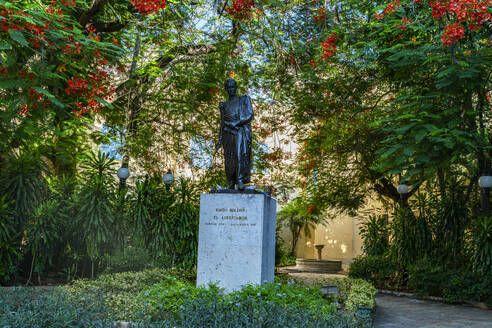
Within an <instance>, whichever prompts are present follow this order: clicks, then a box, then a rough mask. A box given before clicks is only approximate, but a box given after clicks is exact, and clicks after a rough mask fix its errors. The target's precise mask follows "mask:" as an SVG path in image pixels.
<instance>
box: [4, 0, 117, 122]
mask: <svg viewBox="0 0 492 328" xmlns="http://www.w3.org/2000/svg"><path fill="white" fill-rule="evenodd" d="M57 5H63V6H65V7H68V8H73V7H74V6H75V5H76V2H75V0H52V1H51V4H50V6H49V7H48V8H47V9H46V12H47V13H48V14H49V16H50V19H47V20H45V21H44V22H43V25H35V24H31V23H27V22H25V21H23V20H22V19H20V18H19V16H24V17H27V16H28V14H27V13H26V12H20V11H13V10H11V9H6V8H1V7H0V16H1V17H0V24H1V29H0V32H6V33H8V32H9V31H10V30H17V31H23V32H24V34H26V40H27V41H28V42H29V44H30V46H31V47H32V48H34V49H38V48H40V47H41V45H44V46H45V47H46V48H57V49H60V50H61V51H62V53H64V54H65V55H67V56H78V55H85V53H84V46H83V45H82V44H81V43H80V42H79V41H76V40H75V38H74V37H73V36H72V37H66V38H60V39H52V38H50V37H49V34H47V32H48V31H49V30H50V28H53V29H55V28H54V27H52V26H53V23H54V22H60V23H61V27H60V26H58V27H56V28H57V29H60V28H61V29H63V30H65V31H69V30H71V29H72V28H73V27H72V26H70V25H69V24H67V23H66V22H65V17H64V16H63V11H62V9H61V8H60V7H57ZM87 30H88V31H89V33H90V34H89V38H91V39H93V40H96V41H100V39H101V37H100V35H99V34H98V33H96V30H95V29H94V28H93V27H91V26H89V27H88V28H87ZM92 58H94V59H96V63H97V65H105V64H107V59H106V58H104V57H102V56H101V55H100V51H98V50H96V53H95V56H93V57H92ZM58 71H59V72H61V73H63V72H66V71H67V69H66V67H65V65H60V66H59V68H58ZM16 74H17V76H18V77H19V78H21V79H23V80H26V81H27V82H28V83H29V84H31V85H33V84H34V85H35V76H34V74H32V73H28V72H27V71H25V70H22V69H21V70H20V71H18V72H17V73H16ZM0 75H3V76H4V77H6V76H7V75H8V71H7V68H4V67H3V66H2V67H0ZM108 80H109V79H108V74H107V73H106V72H104V71H102V70H100V69H98V68H96V69H95V71H92V72H89V78H88V79H87V80H82V79H80V78H79V77H72V78H70V79H69V81H68V87H67V88H66V93H67V95H71V96H73V97H76V98H78V99H77V100H78V101H82V102H84V103H87V105H86V106H83V105H82V102H79V103H77V104H76V106H77V107H78V109H77V110H74V111H73V112H74V115H75V116H77V117H80V116H81V114H83V113H86V112H88V111H89V110H93V111H94V112H96V111H100V110H101V107H102V105H101V103H100V101H101V99H100V98H104V99H105V100H109V99H110V98H111V97H112V94H113V93H114V89H110V87H109V86H108V85H109V83H108ZM22 92H23V93H24V92H25V93H26V94H27V95H28V96H29V98H30V101H29V102H28V103H26V104H24V105H22V107H21V108H20V111H19V114H21V115H27V114H28V112H29V111H30V110H31V109H34V110H35V109H38V108H44V109H46V110H48V109H49V106H50V105H51V102H50V101H49V100H48V99H47V96H46V95H44V94H43V93H39V92H37V91H35V90H34V89H33V87H26V89H25V91H22ZM101 102H102V101H101Z"/></svg>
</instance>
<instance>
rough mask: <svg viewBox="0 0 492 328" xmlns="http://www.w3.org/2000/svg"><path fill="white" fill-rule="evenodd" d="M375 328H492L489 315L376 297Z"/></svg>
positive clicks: (458, 307) (431, 303) (469, 309)
mask: <svg viewBox="0 0 492 328" xmlns="http://www.w3.org/2000/svg"><path fill="white" fill-rule="evenodd" d="M376 305H377V307H376V318H375V324H374V327H376V328H430V327H433V328H434V327H440V328H457V327H460V328H492V311H487V310H481V309H478V308H474V307H470V306H462V305H450V304H444V303H440V302H434V301H424V300H417V299H412V298H408V297H399V296H390V295H382V294H378V295H377V296H376Z"/></svg>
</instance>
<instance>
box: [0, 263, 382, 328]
mask: <svg viewBox="0 0 492 328" xmlns="http://www.w3.org/2000/svg"><path fill="white" fill-rule="evenodd" d="M191 277H192V275H190V274H189V273H186V272H183V271H182V270H163V269H153V270H145V271H141V272H125V273H117V274H107V275H101V276H100V277H98V278H97V279H95V280H87V279H82V280H78V281H75V282H74V283H73V285H72V286H69V287H57V288H56V289H53V290H43V289H34V288H22V287H18V288H13V289H6V290H5V293H4V292H3V291H2V294H1V295H0V325H1V326H2V327H3V326H7V327H8V326H12V327H32V326H39V327H110V326H111V325H112V322H113V321H115V320H118V321H132V322H134V323H137V324H138V325H137V326H140V327H210V326H213V327H238V328H239V327H251V326H255V327H286V326H289V327H292V326H295V327H330V328H342V327H347V328H348V327H366V325H367V324H368V321H367V320H366V318H361V317H357V316H356V315H354V313H355V311H354V309H352V308H351V311H338V310H337V308H336V306H335V305H334V304H333V301H334V299H325V298H323V296H322V294H321V292H320V287H319V286H311V287H307V286H304V285H302V284H300V283H296V282H294V281H293V280H290V281H288V282H280V281H276V282H275V283H270V284H264V285H261V286H246V287H245V288H243V289H242V290H240V291H236V292H233V293H229V294H226V293H224V291H223V290H221V289H219V288H217V287H214V286H213V285H212V286H208V287H199V288H197V287H195V284H194V281H191V280H190V278H191ZM339 283H340V284H341V285H343V286H344V291H345V292H346V293H347V297H346V299H347V302H346V303H347V304H352V305H353V306H354V307H355V308H356V307H358V306H369V304H368V302H367V300H366V299H365V297H366V294H367V292H368V291H369V293H372V291H371V289H370V286H369V285H368V284H367V283H366V282H364V281H357V280H353V281H350V282H343V281H341V282H339ZM359 294H360V296H361V297H356V296H354V295H359ZM371 295H372V297H373V296H374V294H371ZM344 297H345V296H344ZM361 300H362V301H361Z"/></svg>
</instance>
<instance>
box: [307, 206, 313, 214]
mask: <svg viewBox="0 0 492 328" xmlns="http://www.w3.org/2000/svg"><path fill="white" fill-rule="evenodd" d="M313 211H314V205H311V206H309V207H308V212H309V213H312V212H313Z"/></svg>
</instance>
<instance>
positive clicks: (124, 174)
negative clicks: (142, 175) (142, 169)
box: [116, 162, 130, 188]
mask: <svg viewBox="0 0 492 328" xmlns="http://www.w3.org/2000/svg"><path fill="white" fill-rule="evenodd" d="M116 174H117V175H118V178H120V187H121V188H126V179H128V177H129V176H130V170H129V169H128V162H123V163H122V164H121V167H120V168H119V169H118V172H117V173H116Z"/></svg>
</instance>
